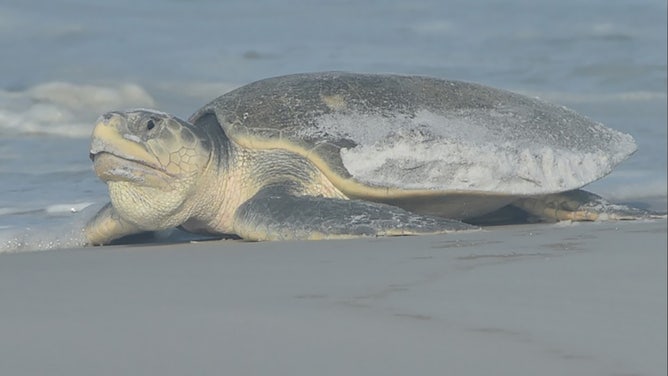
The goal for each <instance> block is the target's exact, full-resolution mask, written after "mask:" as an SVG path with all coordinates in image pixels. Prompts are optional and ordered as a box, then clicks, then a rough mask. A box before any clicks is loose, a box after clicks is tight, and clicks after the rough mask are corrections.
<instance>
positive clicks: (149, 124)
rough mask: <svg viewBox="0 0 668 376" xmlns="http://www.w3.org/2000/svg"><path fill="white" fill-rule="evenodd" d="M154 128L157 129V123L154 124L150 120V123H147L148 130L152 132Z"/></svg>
mask: <svg viewBox="0 0 668 376" xmlns="http://www.w3.org/2000/svg"><path fill="white" fill-rule="evenodd" d="M153 128H155V122H154V121H153V120H149V121H148V122H147V123H146V129H148V130H149V131H150V130H151V129H153Z"/></svg>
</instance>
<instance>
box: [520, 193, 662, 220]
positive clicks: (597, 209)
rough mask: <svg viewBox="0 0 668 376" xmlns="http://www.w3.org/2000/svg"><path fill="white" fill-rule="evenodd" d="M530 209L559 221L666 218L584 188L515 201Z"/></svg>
mask: <svg viewBox="0 0 668 376" xmlns="http://www.w3.org/2000/svg"><path fill="white" fill-rule="evenodd" d="M513 205H514V206H517V207H519V208H521V209H523V210H525V211H527V212H528V213H530V214H532V215H535V216H538V217H541V218H546V219H554V220H559V221H564V220H566V221H569V220H570V221H612V220H634V219H653V218H665V216H666V215H665V214H661V213H656V212H653V211H650V210H644V209H639V208H634V207H630V206H627V205H621V204H613V203H611V202H608V201H607V200H605V199H604V198H602V197H601V196H598V195H596V194H593V193H591V192H587V191H584V190H582V189H576V190H573V191H568V192H562V193H555V194H551V195H544V196H536V197H527V198H522V199H520V200H518V201H516V202H514V203H513Z"/></svg>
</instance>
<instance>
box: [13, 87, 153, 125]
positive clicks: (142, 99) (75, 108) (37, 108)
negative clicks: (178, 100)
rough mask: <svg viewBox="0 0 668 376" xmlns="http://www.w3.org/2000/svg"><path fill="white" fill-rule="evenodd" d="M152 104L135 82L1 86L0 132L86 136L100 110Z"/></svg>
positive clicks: (150, 99) (149, 97)
mask: <svg viewBox="0 0 668 376" xmlns="http://www.w3.org/2000/svg"><path fill="white" fill-rule="evenodd" d="M138 106H146V107H153V106H155V101H154V100H153V98H152V97H151V96H150V95H149V94H148V93H147V92H146V90H144V89H143V88H142V87H140V86H138V85H136V84H131V83H127V84H119V85H115V86H95V85H78V84H74V83H67V82H48V83H43V84H39V85H36V86H33V87H31V88H28V89H26V90H23V91H6V90H0V133H12V134H53V135H59V136H67V137H88V136H90V132H91V127H92V124H93V122H94V121H95V119H96V118H97V117H98V116H99V114H101V113H103V112H107V111H109V110H112V109H125V108H128V107H138Z"/></svg>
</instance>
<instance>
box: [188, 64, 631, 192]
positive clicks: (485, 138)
mask: <svg viewBox="0 0 668 376" xmlns="http://www.w3.org/2000/svg"><path fill="white" fill-rule="evenodd" d="M206 114H215V116H216V118H217V120H218V123H219V124H220V125H221V127H222V129H223V130H224V132H225V133H226V135H227V136H228V137H229V138H230V139H232V140H233V141H234V142H236V143H238V144H240V145H242V146H244V147H248V148H256V149H268V148H284V149H288V150H290V151H293V152H295V153H298V154H301V155H303V156H305V157H306V158H308V159H310V160H311V161H312V162H313V163H314V164H316V165H317V166H318V168H320V170H321V171H322V172H323V173H324V174H325V175H326V176H327V177H328V178H329V179H331V180H332V181H333V182H334V184H335V185H336V186H337V187H339V189H341V190H342V191H343V192H344V193H346V194H348V195H349V196H353V197H369V196H376V197H393V196H407V195H408V196H410V195H419V194H429V193H430V192H431V193H432V194H433V193H437V194H439V195H447V194H466V195H469V196H471V195H491V196H514V197H517V196H523V195H539V194H548V193H554V192H560V191H567V190H571V189H576V188H579V187H582V186H584V185H586V184H588V183H590V182H592V181H594V180H597V179H599V178H601V177H603V176H605V175H606V174H608V173H609V172H610V171H611V170H612V168H613V167H614V166H615V165H617V164H618V163H620V162H621V161H623V160H624V159H626V158H627V157H628V156H629V155H631V154H632V153H633V152H634V151H635V150H636V145H635V142H634V140H633V138H632V137H631V136H629V135H627V134H624V133H621V132H618V131H615V130H612V129H609V128H606V127H604V126H603V125H602V124H600V123H597V122H594V121H592V120H590V119H588V118H586V117H584V116H582V115H579V114H577V113H575V112H574V111H572V110H569V109H567V108H565V107H562V106H558V105H553V104H549V103H545V102H543V101H540V100H538V99H534V98H530V97H527V96H523V95H519V94H515V93H512V92H509V91H505V90H499V89H494V88H491V87H487V86H482V85H478V84H473V83H467V82H461V81H449V80H443V79H436V78H429V77H421V76H403V75H389V74H354V73H343V72H324V73H306V74H296V75H289V76H282V77H275V78H269V79H265V80H261V81H257V82H253V83H251V84H248V85H245V86H243V87H240V88H238V89H235V90H233V91H230V92H228V93H227V94H224V95H222V96H220V97H218V98H217V99H215V100H214V101H212V102H211V103H209V104H207V105H206V106H204V107H203V108H202V109H200V110H199V111H198V112H197V113H195V114H194V115H193V116H192V117H191V119H190V121H191V122H193V123H197V122H198V120H200V119H201V118H202V117H203V116H205V115H206Z"/></svg>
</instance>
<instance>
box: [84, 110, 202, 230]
mask: <svg viewBox="0 0 668 376" xmlns="http://www.w3.org/2000/svg"><path fill="white" fill-rule="evenodd" d="M211 155H212V153H211V147H210V143H209V142H208V141H207V138H206V137H205V136H200V135H199V134H198V130H197V128H195V127H194V126H193V125H192V124H190V123H188V122H186V121H183V120H181V119H178V118H176V117H174V116H171V115H169V114H166V113H162V112H157V111H152V110H143V109H142V110H133V111H128V112H108V113H106V114H104V115H102V116H100V118H99V119H98V121H97V124H96V125H95V129H94V130H93V135H92V137H91V146H90V157H91V159H92V160H93V165H94V168H95V173H96V174H97V175H98V176H99V177H100V179H102V180H103V181H105V182H106V183H107V185H108V186H109V195H110V197H111V203H112V205H113V206H114V208H115V209H116V210H117V212H118V213H119V214H120V215H121V216H122V217H123V218H124V219H125V220H128V221H130V222H132V223H134V224H136V225H137V226H139V227H140V228H142V229H144V230H161V229H165V228H169V227H173V226H177V225H179V224H181V223H182V222H183V221H184V220H185V219H187V217H188V215H189V214H188V211H189V204H188V199H189V197H191V196H192V193H193V191H194V189H195V188H196V186H197V184H198V180H199V177H200V176H202V174H203V172H204V170H205V169H206V168H207V165H208V163H209V161H210V159H211Z"/></svg>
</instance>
